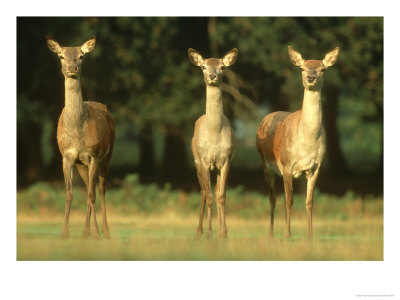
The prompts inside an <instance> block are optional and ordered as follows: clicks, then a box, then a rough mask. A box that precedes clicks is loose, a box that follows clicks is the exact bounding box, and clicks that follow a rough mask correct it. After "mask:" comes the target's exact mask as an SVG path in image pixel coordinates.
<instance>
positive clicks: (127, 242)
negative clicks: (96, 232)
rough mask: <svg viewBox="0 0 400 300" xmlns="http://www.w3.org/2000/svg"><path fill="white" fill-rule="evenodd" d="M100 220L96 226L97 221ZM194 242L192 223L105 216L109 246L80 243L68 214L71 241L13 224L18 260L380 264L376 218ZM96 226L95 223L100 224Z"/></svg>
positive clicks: (55, 230) (234, 223)
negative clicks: (311, 231)
mask: <svg viewBox="0 0 400 300" xmlns="http://www.w3.org/2000/svg"><path fill="white" fill-rule="evenodd" d="M100 220H101V218H99V219H98V221H100ZM216 221H217V220H213V225H214V236H213V237H212V238H207V236H206V234H204V235H203V236H202V237H201V238H197V237H196V235H195V230H196V225H197V215H190V216H186V217H182V216H179V215H176V214H173V213H168V214H163V215H151V216H148V215H139V216H134V215H133V216H131V217H127V216H121V215H115V214H110V215H109V226H110V230H111V236H112V238H111V240H99V241H96V240H82V239H81V234H82V231H83V225H84V215H83V214H82V213H80V212H72V217H71V222H70V233H71V237H70V239H69V240H66V241H64V240H61V239H60V233H61V229H62V224H63V217H62V215H59V216H57V217H49V216H48V217H38V216H34V217H32V216H19V217H18V230H17V232H18V233H17V259H18V260H228V261H231V260H233V261H235V260H241V261H248V260H383V220H382V218H379V217H375V218H372V219H371V218H361V219H360V218H358V219H356V220H344V221H343V220H328V221H325V220H322V219H320V218H315V220H314V234H315V237H314V239H313V240H308V239H307V238H306V228H307V224H306V220H305V219H304V220H303V219H300V218H294V219H293V221H292V238H291V239H290V240H287V239H285V238H284V237H283V232H284V222H283V220H277V222H276V225H275V237H274V238H269V237H268V220H267V219H265V220H263V219H256V220H246V219H242V218H237V217H229V216H228V217H227V226H228V238H227V239H220V238H218V237H217V230H218V228H217V227H216V226H217V222H216ZM99 224H100V222H99Z"/></svg>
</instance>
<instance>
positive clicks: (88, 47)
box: [81, 37, 96, 54]
mask: <svg viewBox="0 0 400 300" xmlns="http://www.w3.org/2000/svg"><path fill="white" fill-rule="evenodd" d="M95 45H96V37H92V38H91V39H89V40H87V41H86V42H84V43H83V45H82V46H81V50H82V52H83V53H84V54H86V53H89V52H90V51H92V50H93V49H94V46H95Z"/></svg>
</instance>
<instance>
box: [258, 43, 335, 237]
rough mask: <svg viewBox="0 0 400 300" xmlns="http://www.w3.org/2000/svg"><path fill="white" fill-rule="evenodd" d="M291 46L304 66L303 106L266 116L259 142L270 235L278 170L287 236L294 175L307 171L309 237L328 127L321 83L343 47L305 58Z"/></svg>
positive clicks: (291, 53)
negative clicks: (283, 196)
mask: <svg viewBox="0 0 400 300" xmlns="http://www.w3.org/2000/svg"><path fill="white" fill-rule="evenodd" d="M288 50H289V58H290V60H291V62H292V63H293V64H294V65H295V66H297V67H299V68H300V69H301V70H302V82H303V86H304V97H303V106H302V109H301V110H298V111H296V112H293V113H289V112H284V111H277V112H273V113H270V114H268V115H267V116H265V117H264V119H263V120H262V121H261V123H260V125H259V127H258V129H257V137H256V143H257V149H258V152H259V153H260V155H261V159H262V163H263V169H264V176H265V180H266V182H267V185H268V187H269V190H270V197H269V201H270V207H271V219H270V235H271V236H273V229H274V210H275V202H276V196H275V174H278V175H280V176H283V183H284V189H285V203H286V211H285V212H286V230H285V236H286V237H290V215H291V210H292V205H293V194H292V192H293V187H292V183H293V177H294V178H298V177H299V176H300V175H302V174H305V176H306V178H307V197H306V211H307V218H308V237H309V238H311V237H312V236H313V228H312V208H313V194H314V187H315V183H316V181H317V178H318V174H319V169H320V166H321V162H322V159H323V157H324V154H325V148H326V144H325V130H324V128H323V126H322V105H321V87H322V81H323V75H324V72H325V70H326V69H327V68H328V67H330V66H333V65H334V64H335V63H336V60H337V58H338V55H339V47H337V48H335V49H333V50H332V51H330V52H329V53H327V54H326V56H325V58H324V59H322V60H304V59H303V58H302V56H301V54H300V53H299V52H297V51H295V50H294V49H293V48H292V47H290V46H289V47H288Z"/></svg>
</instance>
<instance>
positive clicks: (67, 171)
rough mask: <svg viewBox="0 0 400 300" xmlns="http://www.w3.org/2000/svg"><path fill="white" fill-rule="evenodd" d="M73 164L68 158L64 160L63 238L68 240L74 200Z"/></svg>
mask: <svg viewBox="0 0 400 300" xmlns="http://www.w3.org/2000/svg"><path fill="white" fill-rule="evenodd" d="M72 170H73V169H72V164H71V163H70V162H69V161H68V159H67V158H63V173H64V180H65V214H64V227H63V231H62V234H61V238H63V239H67V238H68V237H69V212H70V208H71V203H72V199H73V194H72Z"/></svg>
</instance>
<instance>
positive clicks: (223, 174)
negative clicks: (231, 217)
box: [215, 160, 230, 238]
mask: <svg viewBox="0 0 400 300" xmlns="http://www.w3.org/2000/svg"><path fill="white" fill-rule="evenodd" d="M229 169H230V164H229V161H228V160H226V162H225V164H224V165H223V166H222V168H221V170H220V171H219V173H218V175H217V185H216V189H215V202H216V203H217V212H218V221H219V237H223V238H225V237H227V235H228V230H227V228H226V221H225V202H226V182H227V178H228V174H229Z"/></svg>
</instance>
